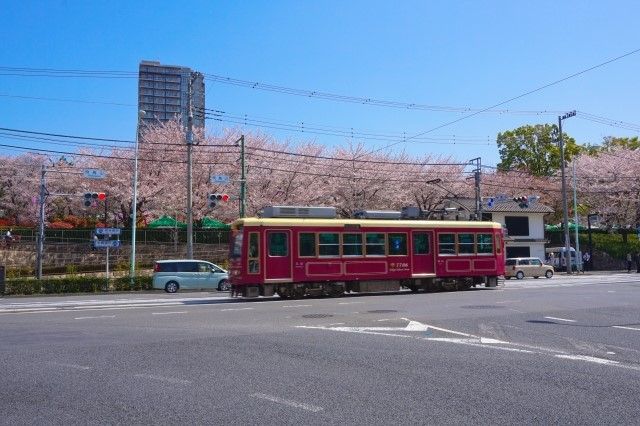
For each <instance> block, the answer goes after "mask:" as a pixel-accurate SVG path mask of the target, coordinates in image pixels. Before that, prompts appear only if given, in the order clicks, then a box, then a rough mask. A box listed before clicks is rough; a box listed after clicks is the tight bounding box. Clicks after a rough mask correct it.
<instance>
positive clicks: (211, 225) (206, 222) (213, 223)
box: [202, 217, 231, 230]
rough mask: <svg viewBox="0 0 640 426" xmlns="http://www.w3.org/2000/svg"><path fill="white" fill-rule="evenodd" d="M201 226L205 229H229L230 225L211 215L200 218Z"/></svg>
mask: <svg viewBox="0 0 640 426" xmlns="http://www.w3.org/2000/svg"><path fill="white" fill-rule="evenodd" d="M202 227H203V228H207V229H224V230H227V229H231V226H229V225H227V224H226V223H224V222H221V221H219V220H218V219H213V218H211V217H205V218H202Z"/></svg>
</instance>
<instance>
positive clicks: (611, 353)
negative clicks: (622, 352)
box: [607, 351, 616, 355]
mask: <svg viewBox="0 0 640 426" xmlns="http://www.w3.org/2000/svg"><path fill="white" fill-rule="evenodd" d="M615 354H616V353H615V352H611V351H609V352H607V355H615Z"/></svg>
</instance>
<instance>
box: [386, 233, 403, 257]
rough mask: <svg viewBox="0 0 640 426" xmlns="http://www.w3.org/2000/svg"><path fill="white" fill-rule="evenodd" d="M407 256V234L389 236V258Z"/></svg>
mask: <svg viewBox="0 0 640 426" xmlns="http://www.w3.org/2000/svg"><path fill="white" fill-rule="evenodd" d="M406 254H407V234H389V256H402V255H406Z"/></svg>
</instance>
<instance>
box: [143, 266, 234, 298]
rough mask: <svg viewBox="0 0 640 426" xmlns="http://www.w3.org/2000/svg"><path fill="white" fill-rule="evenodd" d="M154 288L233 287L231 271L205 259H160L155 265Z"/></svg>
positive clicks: (173, 289)
mask: <svg viewBox="0 0 640 426" xmlns="http://www.w3.org/2000/svg"><path fill="white" fill-rule="evenodd" d="M153 288H157V289H164V291H166V292H167V293H175V292H176V291H178V290H179V289H185V290H186V289H205V288H215V289H218V290H219V291H227V290H229V289H230V288H231V284H230V283H229V273H228V272H227V271H225V270H224V269H222V268H221V267H219V266H218V265H216V264H213V263H211V262H206V261H204V260H179V259H176V260H158V261H156V263H155V265H154V267H153Z"/></svg>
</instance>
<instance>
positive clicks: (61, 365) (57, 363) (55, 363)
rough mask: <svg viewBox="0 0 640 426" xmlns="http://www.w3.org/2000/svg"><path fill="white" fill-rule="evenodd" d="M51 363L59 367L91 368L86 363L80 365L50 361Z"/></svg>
mask: <svg viewBox="0 0 640 426" xmlns="http://www.w3.org/2000/svg"><path fill="white" fill-rule="evenodd" d="M50 364H51V365H56V366H58V367H68V368H75V369H76V370H91V367H87V366H85V365H78V364H62V363H59V362H52V363H50Z"/></svg>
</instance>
